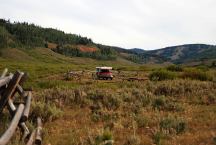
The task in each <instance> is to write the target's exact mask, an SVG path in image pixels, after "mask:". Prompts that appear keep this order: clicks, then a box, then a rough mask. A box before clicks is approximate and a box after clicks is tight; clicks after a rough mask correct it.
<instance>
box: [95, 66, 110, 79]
mask: <svg viewBox="0 0 216 145" xmlns="http://www.w3.org/2000/svg"><path fill="white" fill-rule="evenodd" d="M111 70H112V67H106V66H104V67H96V79H104V80H112V79H113V75H112V72H111Z"/></svg>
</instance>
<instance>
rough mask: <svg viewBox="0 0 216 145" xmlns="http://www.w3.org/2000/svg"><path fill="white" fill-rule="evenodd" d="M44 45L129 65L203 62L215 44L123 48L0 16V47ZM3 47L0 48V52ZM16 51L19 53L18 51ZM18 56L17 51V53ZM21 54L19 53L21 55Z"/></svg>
mask: <svg viewBox="0 0 216 145" xmlns="http://www.w3.org/2000/svg"><path fill="white" fill-rule="evenodd" d="M37 47H40V48H44V49H45V48H48V49H50V50H51V51H53V52H56V53H59V54H62V55H61V56H63V55H64V56H67V57H71V58H74V57H75V58H78V57H79V58H80V57H82V58H92V59H94V60H108V61H109V60H113V61H115V60H122V61H124V62H128V63H129V64H131V63H132V64H133V63H137V64H167V63H168V64H170V63H175V64H192V65H194V64H196V65H199V64H203V62H204V61H205V62H208V63H211V62H212V61H214V60H215V59H216V46H213V45H206V44H188V45H180V46H172V47H166V48H162V49H156V50H150V51H147V50H143V49H140V48H133V49H129V50H128V49H124V48H120V47H115V46H107V45H103V44H97V43H94V42H93V41H92V40H91V39H90V38H87V37H82V36H80V35H76V34H68V33H65V32H63V31H60V30H57V29H52V28H42V27H40V26H37V25H35V24H28V23H26V22H23V23H20V22H13V23H12V22H10V21H7V20H4V19H0V49H4V48H22V49H26V50H31V49H34V48H37ZM3 51H4V50H1V51H0V52H1V53H4V52H3ZM18 54H19V53H18ZM20 55H21V54H20ZM21 56H22V55H21Z"/></svg>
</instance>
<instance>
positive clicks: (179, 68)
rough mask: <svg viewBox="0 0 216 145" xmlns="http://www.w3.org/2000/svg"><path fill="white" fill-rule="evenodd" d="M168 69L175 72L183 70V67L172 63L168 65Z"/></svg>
mask: <svg viewBox="0 0 216 145" xmlns="http://www.w3.org/2000/svg"><path fill="white" fill-rule="evenodd" d="M167 70H169V71H174V72H182V71H183V68H182V67H181V66H179V65H170V66H168V67H167Z"/></svg>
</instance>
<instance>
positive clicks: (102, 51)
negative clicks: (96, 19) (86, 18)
mask: <svg viewBox="0 0 216 145" xmlns="http://www.w3.org/2000/svg"><path fill="white" fill-rule="evenodd" d="M49 44H54V45H53V46H54V47H51V49H52V50H53V51H55V52H58V53H61V54H64V55H66V56H71V57H73V56H78V57H91V58H95V59H108V60H109V59H115V58H116V51H115V50H114V49H112V47H110V46H105V45H101V44H95V43H94V42H93V41H92V40H91V39H90V38H87V37H82V36H80V35H76V34H67V33H65V32H63V31H60V30H56V29H52V28H42V27H40V26H37V25H35V24H28V23H26V22H23V23H20V22H14V23H12V22H10V21H7V20H4V19H0V48H35V47H48V46H49ZM81 46H88V47H89V48H95V49H96V51H92V52H89V51H85V50H82V49H80V47H81ZM82 48H83V47H82ZM85 48H87V47H85Z"/></svg>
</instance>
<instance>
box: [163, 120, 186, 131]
mask: <svg viewBox="0 0 216 145" xmlns="http://www.w3.org/2000/svg"><path fill="white" fill-rule="evenodd" d="M186 128H187V123H186V122H185V121H184V120H183V119H179V118H174V117H172V116H168V117H166V118H164V119H162V120H161V121H160V129H161V130H165V131H168V133H176V134H180V133H182V132H185V131H186Z"/></svg>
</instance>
